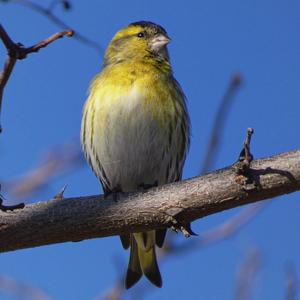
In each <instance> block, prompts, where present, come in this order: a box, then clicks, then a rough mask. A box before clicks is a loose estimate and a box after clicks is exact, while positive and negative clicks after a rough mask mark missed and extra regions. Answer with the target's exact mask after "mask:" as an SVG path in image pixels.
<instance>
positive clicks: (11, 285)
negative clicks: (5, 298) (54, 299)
mask: <svg viewBox="0 0 300 300" xmlns="http://www.w3.org/2000/svg"><path fill="white" fill-rule="evenodd" d="M0 292H1V293H5V294H9V295H12V296H14V297H18V299H26V300H51V298H50V296H48V295H47V294H46V293H45V292H44V291H43V290H41V289H40V288H38V287H36V286H33V285H29V284H25V283H22V282H18V281H16V280H15V279H13V278H10V277H7V276H4V275H0Z"/></svg>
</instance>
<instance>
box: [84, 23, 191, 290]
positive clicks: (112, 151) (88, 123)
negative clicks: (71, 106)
mask: <svg viewBox="0 0 300 300" xmlns="http://www.w3.org/2000/svg"><path fill="white" fill-rule="evenodd" d="M170 41H171V39H170V37H169V36H168V34H167V32H166V30H165V29H164V28H163V27H162V26H160V25H158V24H155V23H153V22H150V21H138V22H134V23H131V24H129V25H128V26H126V27H125V28H122V29H121V30H119V31H118V32H117V33H116V34H115V35H114V37H113V38H112V40H111V42H110V43H109V45H108V47H107V49H106V52H105V56H104V61H103V66H102V69H101V71H100V73H98V74H97V75H96V76H95V77H94V79H93V81H92V83H91V85H90V89H89V95H88V98H87V100H86V102H85V104H84V108H83V116H82V123H81V134H80V135H81V144H82V148H83V152H84V154H85V157H86V159H87V161H88V163H89V165H90V166H91V168H92V170H93V172H94V173H95V175H96V177H97V178H98V179H99V180H100V183H101V185H102V188H103V192H104V194H105V195H111V194H115V193H122V192H123V193H124V192H134V191H140V190H141V189H142V190H146V189H148V188H151V187H154V186H160V185H163V184H166V183H171V182H176V181H179V180H180V179H181V177H182V169H183V165H184V162H185V159H186V155H187V152H188V149H189V144H190V119H189V114H188V111H187V105H186V97H185V95H184V92H183V90H182V88H181V86H180V84H179V83H178V82H177V80H176V79H175V77H174V75H173V70H172V66H171V63H170V58H169V53H168V49H167V45H168V44H169V42H170ZM165 235H166V229H161V230H149V231H145V232H140V233H130V234H129V233H128V234H123V235H121V236H120V238H121V242H122V245H123V247H124V249H128V248H130V256H129V263H128V268H127V273H126V277H125V287H126V288H127V289H128V288H130V287H132V286H133V285H134V284H136V283H137V282H138V281H139V280H140V278H141V277H142V275H144V276H145V277H146V278H147V279H148V280H149V281H150V282H151V283H152V284H154V285H155V286H157V287H161V286H162V278H161V274H160V271H159V267H158V264H157V258H156V246H158V247H162V246H163V242H164V239H165Z"/></svg>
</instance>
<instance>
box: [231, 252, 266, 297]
mask: <svg viewBox="0 0 300 300" xmlns="http://www.w3.org/2000/svg"><path fill="white" fill-rule="evenodd" d="M261 261H262V259H261V256H260V253H259V252H258V251H257V250H254V251H251V252H250V253H248V255H247V256H246V259H245V261H244V262H243V263H242V264H241V266H240V268H239V270H238V275H237V280H236V290H235V299H236V300H250V298H251V293H252V291H253V285H254V280H255V278H256V276H257V273H258V271H259V269H260V266H261Z"/></svg>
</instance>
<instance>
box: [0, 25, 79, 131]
mask: <svg viewBox="0 0 300 300" xmlns="http://www.w3.org/2000/svg"><path fill="white" fill-rule="evenodd" d="M72 35H73V31H72V30H65V31H62V32H58V33H56V34H53V35H52V36H50V37H49V38H47V39H45V40H43V41H41V42H39V43H37V44H35V45H33V46H31V47H28V48H26V47H24V46H23V45H22V44H20V43H14V42H13V41H12V39H11V38H10V37H9V35H8V34H7V32H6V31H5V29H4V28H3V26H2V25H1V23H0V39H1V40H2V42H3V44H4V45H5V47H6V49H7V54H8V55H7V59H6V62H5V65H4V68H3V71H2V72H1V73H0V117H1V109H2V98H3V91H4V88H5V85H6V84H7V81H8V79H9V77H10V75H11V73H12V71H13V68H14V66H15V64H16V61H17V60H18V59H24V58H26V57H27V55H28V54H31V53H35V52H38V51H39V50H40V49H41V48H45V47H46V46H48V45H49V44H51V43H53V42H54V41H56V40H57V39H60V38H62V37H64V36H69V37H70V36H72ZM1 131H2V127H1V122H0V133H1Z"/></svg>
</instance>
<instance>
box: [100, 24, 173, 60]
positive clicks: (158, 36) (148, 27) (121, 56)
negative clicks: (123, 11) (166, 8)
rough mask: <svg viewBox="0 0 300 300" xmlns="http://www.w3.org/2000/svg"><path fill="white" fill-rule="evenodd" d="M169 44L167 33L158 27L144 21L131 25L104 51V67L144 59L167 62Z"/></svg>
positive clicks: (118, 33)
mask: <svg viewBox="0 0 300 300" xmlns="http://www.w3.org/2000/svg"><path fill="white" fill-rule="evenodd" d="M169 42H170V38H169V37H168V34H167V32H166V31H165V29H164V28H163V27H161V26H160V25H157V24H155V23H152V22H146V21H140V22H135V23H131V24H129V25H128V26H127V27H126V28H123V29H121V30H120V31H118V32H117V33H116V35H115V36H114V37H113V39H112V41H111V42H110V44H109V46H108V48H107V50H106V54H105V65H107V64H111V63H118V62H122V61H126V60H130V59H137V60H139V59H141V60H142V59H144V58H145V57H153V58H156V59H160V60H166V61H168V60H169V55H168V50H167V44H168V43H169Z"/></svg>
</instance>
